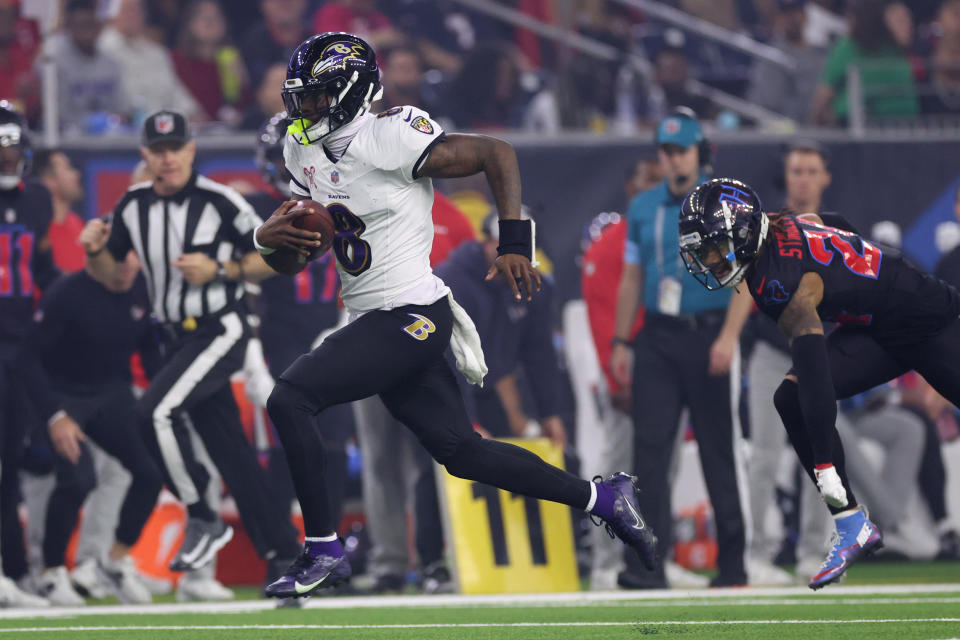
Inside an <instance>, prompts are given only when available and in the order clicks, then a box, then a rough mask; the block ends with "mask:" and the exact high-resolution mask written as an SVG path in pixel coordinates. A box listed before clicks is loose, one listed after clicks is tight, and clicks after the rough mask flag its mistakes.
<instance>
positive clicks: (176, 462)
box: [138, 311, 299, 557]
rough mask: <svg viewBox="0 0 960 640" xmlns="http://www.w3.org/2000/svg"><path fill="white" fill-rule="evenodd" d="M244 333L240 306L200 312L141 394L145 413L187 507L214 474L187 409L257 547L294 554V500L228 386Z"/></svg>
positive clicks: (267, 551)
mask: <svg viewBox="0 0 960 640" xmlns="http://www.w3.org/2000/svg"><path fill="white" fill-rule="evenodd" d="M247 338H248V330H247V327H246V325H245V323H244V321H243V319H242V317H241V315H240V313H239V312H238V311H229V312H227V313H224V314H222V315H219V316H215V317H211V318H206V319H203V320H201V321H200V323H199V326H198V327H197V328H196V329H195V330H194V331H182V330H181V331H177V332H176V335H175V337H174V338H173V340H172V341H171V344H170V345H169V351H168V357H167V360H166V362H165V363H164V365H163V367H162V368H161V369H160V371H159V372H158V373H157V374H156V375H155V376H154V377H153V379H152V380H151V381H150V386H149V387H148V388H147V391H146V393H144V395H143V397H142V398H141V399H140V402H139V405H138V409H139V412H140V420H141V424H143V425H144V427H145V429H146V430H147V433H148V434H149V439H148V442H149V443H150V445H151V446H152V447H153V449H154V453H155V454H156V455H157V456H158V457H159V459H160V460H161V461H162V463H163V469H164V471H165V474H166V478H167V484H168V486H170V487H171V489H172V490H173V491H174V492H175V493H176V494H177V496H178V497H179V498H180V500H181V501H183V502H184V504H186V505H187V508H188V509H189V508H190V506H191V505H196V504H198V503H200V502H201V501H203V500H204V494H205V491H206V488H207V484H208V483H209V481H210V478H209V475H208V473H207V471H206V469H205V468H204V466H203V464H202V463H200V461H199V460H198V459H197V457H196V455H195V454H194V451H193V448H192V446H191V444H190V438H189V431H188V430H187V429H185V428H184V417H185V416H189V418H190V424H191V425H192V426H193V428H194V429H195V430H196V432H197V435H199V436H200V440H201V441H202V442H203V445H204V447H205V448H206V450H207V453H208V454H209V455H210V459H211V460H212V461H213V463H214V465H215V466H216V467H217V470H218V471H219V472H220V475H221V476H222V477H223V480H224V482H225V483H226V485H227V488H228V489H229V490H230V494H231V495H232V496H233V498H234V500H235V501H236V503H237V510H238V511H239V512H240V518H241V520H242V521H243V526H244V528H245V529H246V531H247V534H248V535H249V536H250V539H251V541H252V542H253V544H254V546H255V547H256V549H257V552H258V553H259V554H260V555H261V556H264V557H267V556H272V555H274V554H277V555H279V556H280V557H291V556H294V555H296V553H297V551H298V549H299V544H298V542H297V532H296V529H295V528H294V526H293V524H292V522H291V521H290V509H289V504H284V503H283V501H282V500H278V499H277V498H276V496H275V495H273V492H272V491H270V489H269V485H268V482H267V478H266V474H265V473H264V471H263V469H262V468H261V467H260V464H259V463H258V461H257V458H256V455H255V454H254V451H253V446H252V445H251V444H250V441H249V440H248V439H247V437H246V434H245V433H244V431H243V424H242V422H241V420H240V411H239V409H238V408H237V403H236V400H235V399H234V397H233V390H232V388H231V386H230V376H231V375H232V374H233V373H234V372H235V371H238V370H239V369H240V368H241V367H242V366H243V356H244V350H245V349H246V344H247Z"/></svg>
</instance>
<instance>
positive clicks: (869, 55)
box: [811, 0, 919, 126]
mask: <svg viewBox="0 0 960 640" xmlns="http://www.w3.org/2000/svg"><path fill="white" fill-rule="evenodd" d="M889 4H891V3H890V1H889V0H856V1H855V2H853V4H852V6H851V8H850V15H849V20H850V35H849V36H847V37H845V38H841V39H840V40H838V41H837V43H836V44H835V45H834V46H833V49H831V51H830V54H829V56H828V57H827V62H826V65H825V67H824V70H823V75H822V77H821V79H820V86H819V87H817V91H816V93H815V94H814V97H813V106H812V110H811V113H812V118H813V123H814V124H819V125H826V126H836V125H842V124H844V123H845V122H846V121H847V119H848V118H849V116H850V100H849V95H848V87H847V68H848V67H849V66H850V65H855V66H857V67H858V68H859V69H860V75H861V78H862V84H863V101H864V110H865V112H866V116H867V118H881V119H882V118H891V117H894V118H895V117H899V118H903V117H913V116H916V115H917V114H918V113H919V104H918V101H917V96H916V91H915V88H914V84H913V72H912V70H911V68H910V63H909V61H908V60H907V57H906V56H905V55H904V53H903V51H901V50H900V48H899V47H897V45H896V42H895V41H894V39H893V35H892V34H891V32H890V29H889V27H888V26H887V23H886V21H885V13H886V12H885V8H886V6H887V5H889Z"/></svg>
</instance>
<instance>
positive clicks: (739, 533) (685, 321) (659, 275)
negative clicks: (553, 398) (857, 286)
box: [611, 107, 751, 588]
mask: <svg viewBox="0 0 960 640" xmlns="http://www.w3.org/2000/svg"><path fill="white" fill-rule="evenodd" d="M656 144H657V154H658V157H659V161H660V166H661V168H662V170H663V175H664V180H663V182H661V183H660V184H658V185H657V186H655V187H653V188H652V189H650V190H648V191H644V192H642V193H640V194H638V195H636V196H635V197H634V198H633V201H632V202H631V203H630V208H629V210H628V213H627V242H626V247H625V250H624V268H623V274H622V276H621V279H620V287H619V291H618V295H617V313H616V333H615V334H614V336H615V337H614V338H613V352H612V354H611V369H612V373H613V375H614V377H615V379H616V380H617V381H618V382H619V383H620V384H622V385H623V386H625V387H628V388H632V393H633V412H632V413H633V422H634V428H635V438H634V469H635V470H636V472H637V476H638V478H639V481H640V486H641V491H640V493H639V499H640V502H641V509H642V510H643V513H645V514H647V517H648V518H649V520H650V526H652V527H653V528H654V530H655V531H657V532H658V534H660V532H663V534H661V535H660V550H659V551H660V555H661V557H667V554H668V553H669V550H670V548H671V546H672V536H671V535H670V532H671V530H672V526H671V525H672V511H671V505H670V487H669V481H668V469H669V466H670V461H671V459H672V458H673V449H674V444H675V442H676V440H677V438H676V435H677V429H678V426H679V422H680V414H681V411H682V410H683V408H684V407H686V408H688V409H689V411H690V423H691V426H692V427H693V432H694V435H695V436H696V439H697V442H698V443H699V445H700V460H701V464H702V467H703V473H704V478H705V480H706V484H707V490H708V493H709V496H710V501H711V503H712V505H713V511H714V514H715V517H716V528H717V544H718V558H717V566H718V569H719V573H718V575H717V576H716V577H714V579H713V580H712V581H711V586H731V585H742V584H746V582H747V576H746V571H745V567H744V551H745V548H746V547H745V545H746V536H747V526H746V524H745V523H746V522H747V521H748V520H747V518H748V513H747V507H748V505H747V502H746V499H745V498H741V496H742V495H743V494H742V492H743V491H744V489H745V487H742V486H741V485H740V483H739V482H738V477H739V478H742V477H744V475H743V473H744V470H743V466H742V462H743V461H742V459H741V451H740V446H739V441H740V440H741V439H742V433H741V432H740V428H739V420H738V419H737V416H736V408H737V406H738V404H739V402H738V393H739V389H740V362H739V360H740V358H739V340H740V330H741V328H742V327H743V324H744V321H745V320H746V317H747V315H749V313H750V309H751V304H750V297H749V296H733V298H731V296H730V295H729V294H727V295H725V296H719V297H717V298H714V297H713V296H707V295H704V293H703V287H701V286H698V284H699V283H697V282H696V280H694V279H693V277H692V276H690V274H689V273H687V270H686V269H685V268H684V266H683V262H682V260H681V257H680V255H679V253H678V252H677V249H676V247H677V241H678V237H677V230H676V228H675V227H676V226H677V224H676V221H677V218H678V216H679V214H680V205H681V203H682V201H683V198H684V196H686V194H687V193H688V192H689V191H690V190H691V189H693V188H694V187H696V186H697V185H698V184H700V183H701V182H704V181H706V180H707V179H708V175H707V167H708V164H709V160H710V157H709V156H710V153H709V152H710V146H709V143H708V142H707V141H706V139H705V138H704V136H703V129H702V128H701V126H700V123H699V122H698V121H697V118H696V114H694V112H693V111H692V110H690V109H688V108H685V107H681V108H678V109H675V110H674V111H673V112H671V114H670V115H669V116H668V117H667V118H665V119H664V120H663V121H661V122H660V124H659V126H658V127H657V133H656ZM741 298H742V300H741ZM640 304H643V305H644V306H645V307H646V320H645V323H644V326H643V329H641V330H640V331H639V332H637V334H636V336H634V335H631V330H632V328H633V326H634V319H635V318H636V312H637V309H638V306H639V305H640ZM628 385H629V386H628ZM662 567H663V565H662V564H661V565H660V566H659V567H658V568H657V569H656V570H654V571H647V570H646V569H644V567H643V566H641V565H640V563H639V562H634V559H633V558H631V557H629V555H628V556H627V557H626V569H625V570H624V571H623V572H622V573H621V574H620V576H619V578H618V583H619V585H620V586H621V587H624V588H663V587H666V586H667V583H666V579H665V576H664V573H663V568H662Z"/></svg>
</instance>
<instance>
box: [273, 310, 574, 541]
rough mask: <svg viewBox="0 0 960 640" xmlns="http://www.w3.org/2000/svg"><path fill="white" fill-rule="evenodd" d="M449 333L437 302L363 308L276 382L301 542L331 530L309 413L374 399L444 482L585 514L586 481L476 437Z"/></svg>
mask: <svg viewBox="0 0 960 640" xmlns="http://www.w3.org/2000/svg"><path fill="white" fill-rule="evenodd" d="M452 329H453V313H452V311H451V309H450V305H449V303H448V301H447V299H446V298H441V299H440V300H438V301H437V302H435V303H433V304H431V305H424V306H420V305H407V306H403V307H398V308H396V309H392V310H389V311H370V312H368V313H366V314H364V315H363V316H361V317H360V318H358V319H356V320H354V321H353V322H351V323H350V324H348V325H347V326H346V327H343V328H342V329H340V330H339V331H337V332H336V333H334V334H332V335H331V336H330V337H328V338H327V339H326V340H324V341H323V343H322V344H321V345H320V346H319V347H317V348H316V349H314V350H313V351H312V352H310V353H308V354H306V355H303V356H300V358H298V359H297V360H296V362H294V363H293V364H292V365H291V366H290V368H289V369H287V370H286V371H285V372H284V373H283V375H282V376H280V380H279V381H278V382H277V386H276V387H275V388H274V390H273V393H272V394H271V395H270V398H269V400H268V401H267V411H268V412H269V413H270V418H271V420H273V424H274V426H275V427H276V429H277V433H278V434H279V436H280V440H281V442H282V443H283V447H284V450H285V451H286V453H287V459H288V461H289V463H290V472H291V475H292V477H293V483H294V488H295V489H296V492H297V498H298V499H299V500H300V506H301V508H302V510H303V522H304V527H305V529H306V534H307V536H310V537H314V536H316V537H319V536H326V535H329V534H331V533H332V532H334V530H335V529H334V527H335V524H336V523H334V522H333V521H332V519H331V515H330V502H329V498H328V496H327V489H326V479H325V475H326V463H325V450H324V446H323V444H322V442H321V440H320V437H319V435H318V431H317V429H316V428H314V426H313V424H312V419H313V416H314V415H316V414H317V413H319V412H320V411H322V410H323V409H325V408H326V407H329V406H332V405H335V404H340V403H343V402H351V401H353V400H359V399H361V398H366V397H369V396H371V395H374V394H379V396H380V398H381V400H383V403H384V405H385V406H386V407H387V409H388V410H389V411H390V413H391V414H392V415H393V416H394V417H395V418H396V419H397V420H399V421H400V422H401V423H403V424H404V425H405V426H406V427H407V428H409V429H410V430H411V431H413V433H414V434H415V435H416V437H417V439H418V440H419V441H420V443H421V444H423V446H424V448H425V449H426V450H427V451H429V452H430V454H431V455H432V456H433V458H434V460H436V461H437V462H439V463H440V464H442V465H444V466H445V467H446V469H447V471H448V472H449V473H450V474H451V475H454V476H457V477H460V478H466V479H469V480H475V481H478V482H483V483H485V484H490V485H493V486H495V487H498V488H500V489H504V490H506V491H512V492H514V493H518V494H521V495H527V496H531V497H534V498H540V499H543V500H552V501H554V502H562V503H564V504H568V505H570V506H573V507H575V508H578V509H583V508H584V507H586V505H587V502H588V501H589V500H590V485H589V483H588V482H587V481H585V480H581V479H580V478H577V477H576V476H574V475H572V474H569V473H567V472H566V471H562V470H560V469H557V468H556V467H553V466H551V465H549V464H547V463H546V462H544V461H543V460H542V459H540V458H539V457H538V456H536V455H534V454H533V453H530V452H529V451H527V450H526V449H522V448H520V447H516V446H513V445H510V444H506V443H503V442H497V441H495V440H485V439H483V438H481V437H480V436H479V435H478V434H476V433H475V432H474V431H473V428H472V426H471V424H470V420H469V418H468V417H467V412H466V408H465V407H464V404H463V398H462V396H461V395H460V388H459V386H458V385H457V380H456V378H455V377H454V374H453V371H452V370H451V368H450V365H449V364H447V361H446V359H445V358H444V352H445V351H446V349H447V346H448V345H449V344H450V335H451V331H452ZM398 508H402V505H398Z"/></svg>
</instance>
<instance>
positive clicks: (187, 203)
mask: <svg viewBox="0 0 960 640" xmlns="http://www.w3.org/2000/svg"><path fill="white" fill-rule="evenodd" d="M258 224H260V219H259V218H258V217H257V214H256V213H255V212H254V210H253V208H252V207H251V206H250V205H249V204H248V203H247V201H246V200H244V199H243V196H241V195H240V194H239V193H238V192H237V191H236V190H234V189H232V188H230V187H227V186H225V185H222V184H219V183H217V182H214V181H213V180H210V179H209V178H205V177H203V176H200V175H197V174H196V173H194V174H193V175H192V176H191V177H190V181H189V182H188V183H187V184H186V186H185V187H184V188H183V189H181V190H180V191H178V192H177V193H175V194H173V195H171V196H160V195H158V194H157V193H156V192H155V191H154V190H153V188H152V183H150V182H144V183H141V184H137V185H134V186H132V187H130V189H129V191H127V193H126V195H124V197H123V198H122V199H121V200H120V202H119V203H118V204H117V206H116V208H115V209H114V210H113V220H112V229H111V231H110V239H109V240H108V241H107V249H108V250H109V251H110V254H111V255H112V256H113V257H114V259H116V260H118V261H121V260H124V259H125V258H126V255H127V253H128V252H129V251H130V249H133V250H135V251H136V252H137V255H138V256H140V261H141V262H142V263H143V272H144V274H145V275H146V277H147V286H148V289H149V291H150V300H151V302H152V304H153V312H154V314H155V316H156V318H157V319H158V320H159V321H160V322H181V321H183V320H184V319H186V318H188V317H193V318H198V319H199V318H202V317H203V316H206V315H207V314H211V313H216V312H218V311H221V310H223V309H225V308H227V307H228V306H230V305H233V304H235V303H236V302H237V301H238V300H240V299H241V298H242V297H243V286H242V283H237V282H228V281H220V280H213V281H211V282H208V283H206V284H204V285H200V286H196V285H191V284H190V283H188V282H187V281H186V280H184V278H183V274H181V273H180V270H179V269H177V268H176V267H175V266H173V264H172V262H173V261H175V260H176V259H177V258H178V257H179V256H180V255H182V254H185V253H203V254H205V255H207V256H209V257H210V258H213V259H214V260H217V261H219V262H224V261H227V260H236V261H239V260H240V258H241V257H242V256H243V255H244V254H246V253H248V252H250V251H255V250H256V249H255V248H254V245H253V230H254V229H255V228H256V226H257V225H258Z"/></svg>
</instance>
